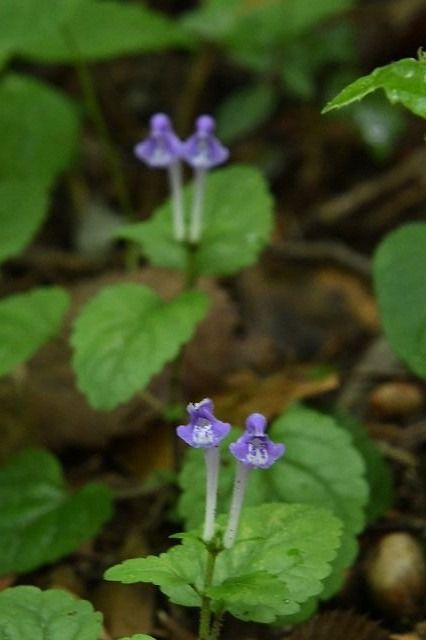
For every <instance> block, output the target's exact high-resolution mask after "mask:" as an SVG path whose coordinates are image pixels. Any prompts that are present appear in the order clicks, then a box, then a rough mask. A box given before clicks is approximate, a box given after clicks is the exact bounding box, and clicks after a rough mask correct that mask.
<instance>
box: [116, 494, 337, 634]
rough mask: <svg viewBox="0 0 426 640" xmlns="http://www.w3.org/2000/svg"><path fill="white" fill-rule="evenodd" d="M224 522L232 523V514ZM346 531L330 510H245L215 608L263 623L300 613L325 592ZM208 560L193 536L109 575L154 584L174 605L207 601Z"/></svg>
mask: <svg viewBox="0 0 426 640" xmlns="http://www.w3.org/2000/svg"><path fill="white" fill-rule="evenodd" d="M220 522H221V524H222V525H223V524H225V518H221V519H220ZM340 534H341V523H340V521H339V520H338V519H337V518H335V517H334V516H333V515H332V514H331V513H330V512H329V511H327V510H325V509H318V508H316V507H311V506H309V505H282V504H267V505H261V506H258V507H249V508H246V509H244V511H243V514H242V517H241V523H240V529H239V534H238V539H237V543H236V544H235V545H234V546H233V547H232V548H231V549H226V550H224V551H221V552H220V553H219V554H218V557H217V559H216V564H215V572H214V576H213V583H212V586H211V588H210V589H209V591H208V595H209V596H210V597H211V598H212V600H213V608H214V609H217V610H218V609H220V610H227V611H229V612H230V613H231V614H232V615H234V616H235V617H237V618H240V619H242V620H252V621H255V622H273V621H274V620H275V619H276V618H277V617H278V616H281V615H284V614H286V613H295V612H296V611H297V610H298V609H299V608H300V605H301V604H302V603H303V602H305V601H306V600H308V599H309V598H310V597H312V596H313V595H317V594H318V593H320V592H321V590H322V588H323V586H322V580H323V579H324V578H325V577H326V576H327V575H328V574H329V572H330V570H331V565H330V563H331V561H332V560H333V558H334V556H335V554H336V551H337V549H338V547H339V543H340ZM206 558H207V551H206V548H205V546H204V545H203V543H202V542H201V541H199V540H196V539H195V538H188V537H186V538H184V539H183V541H182V543H181V544H180V545H177V546H175V547H172V548H171V549H170V550H169V551H168V552H166V553H163V554H161V555H160V556H158V557H156V556H148V557H147V558H136V559H133V560H126V561H124V562H123V563H122V564H120V565H117V566H115V567H111V568H110V569H109V570H108V571H107V572H106V574H105V577H106V579H107V580H116V581H119V582H124V583H134V582H153V583H154V584H157V585H158V586H159V587H160V589H161V590H162V591H163V593H165V594H166V595H167V596H168V597H169V598H170V599H171V600H172V601H173V602H175V603H177V604H182V605H185V606H199V605H200V602H201V594H202V593H203V584H204V574H205V563H206ZM260 590H261V591H262V592H263V593H260Z"/></svg>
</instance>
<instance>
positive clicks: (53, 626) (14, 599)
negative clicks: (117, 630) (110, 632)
mask: <svg viewBox="0 0 426 640" xmlns="http://www.w3.org/2000/svg"><path fill="white" fill-rule="evenodd" d="M101 632H102V614H100V613H97V612H95V611H94V610H93V607H92V605H91V604H90V602H87V601H86V600H77V598H74V596H72V595H71V594H69V593H67V592H66V591H61V590H60V589H48V590H47V591H40V589H37V588H36V587H27V586H22V587H12V588H10V589H6V590H5V591H2V592H1V593H0V637H1V638H2V639H4V640H42V639H44V638H49V640H98V639H99V638H100V634H101Z"/></svg>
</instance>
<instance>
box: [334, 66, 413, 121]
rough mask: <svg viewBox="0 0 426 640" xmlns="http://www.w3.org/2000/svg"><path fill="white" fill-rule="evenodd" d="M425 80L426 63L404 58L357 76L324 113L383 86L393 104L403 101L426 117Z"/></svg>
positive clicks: (403, 103) (405, 105)
mask: <svg viewBox="0 0 426 640" xmlns="http://www.w3.org/2000/svg"><path fill="white" fill-rule="evenodd" d="M425 79H426V63H425V62H424V61H423V60H420V61H419V60H415V59H414V58H404V59H403V60H398V61H397V62H392V63H391V64H388V65H386V66H385V67H378V68H377V69H374V71H372V72H371V73H370V74H369V75H367V76H363V77H362V78H358V80H355V82H352V83H351V84H350V85H349V86H347V87H345V89H343V91H341V92H340V93H339V94H338V95H337V96H336V97H335V98H334V99H333V100H331V101H330V102H329V103H328V104H327V105H326V106H325V107H324V109H323V111H322V112H323V113H327V112H328V111H332V110H333V109H340V108H341V107H345V106H346V105H348V104H351V103H352V102H355V101H356V100H361V99H362V98H364V97H365V96H366V95H368V94H369V93H372V92H373V91H377V89H383V90H384V92H385V94H386V96H387V98H388V100H390V102H391V103H392V104H395V103H397V102H400V103H401V104H402V105H404V107H406V108H407V109H409V110H410V111H412V112H413V113H415V114H416V115H418V116H421V117H422V118H426V89H425Z"/></svg>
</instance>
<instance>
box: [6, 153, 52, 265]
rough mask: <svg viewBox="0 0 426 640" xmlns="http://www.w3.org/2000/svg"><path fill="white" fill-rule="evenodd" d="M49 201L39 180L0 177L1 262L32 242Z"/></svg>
mask: <svg viewBox="0 0 426 640" xmlns="http://www.w3.org/2000/svg"><path fill="white" fill-rule="evenodd" d="M0 153H1V152H0ZM48 204H49V198H48V193H47V190H46V189H45V187H44V186H43V185H41V184H40V183H39V182H37V181H36V182H34V181H28V180H20V179H19V178H18V179H17V178H9V179H6V180H0V227H1V234H0V262H4V260H7V259H8V258H11V257H13V256H16V255H17V254H19V253H20V252H21V251H22V250H23V249H25V247H26V246H27V244H29V242H31V240H32V238H33V236H34V234H35V233H36V232H37V230H38V228H39V227H40V226H41V224H42V223H43V221H44V218H45V216H46V214H47V208H48Z"/></svg>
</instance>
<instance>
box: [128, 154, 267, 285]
mask: <svg viewBox="0 0 426 640" xmlns="http://www.w3.org/2000/svg"><path fill="white" fill-rule="evenodd" d="M192 193H193V190H192V186H188V187H186V188H185V189H184V202H185V207H186V209H187V210H188V211H189V210H190V208H191V202H192ZM271 230H272V199H271V196H270V194H269V192H268V188H267V184H266V181H265V179H264V178H263V176H262V174H261V173H260V172H259V171H258V170H257V169H254V168H253V167H244V166H234V167H230V168H227V169H221V170H219V171H216V172H215V173H213V174H212V175H209V176H208V178H207V187H206V196H205V210H204V231H203V234H202V238H201V244H200V247H199V249H198V250H197V252H196V254H195V256H194V271H195V272H196V274H198V275H203V274H204V275H211V276H213V275H215V276H224V275H230V274H232V273H235V272H237V271H239V270H240V269H242V268H243V267H246V266H248V265H250V264H252V263H253V262H254V261H255V260H256V258H257V256H258V255H259V252H260V251H261V250H262V249H263V248H264V247H265V245H266V243H267V242H268V240H269V236H270V234H271ZM118 235H119V237H121V238H124V239H128V240H133V241H134V242H136V243H138V244H140V246H141V248H142V251H143V253H144V254H145V255H146V256H147V257H148V258H149V260H150V261H151V262H152V263H153V264H155V265H158V266H163V267H172V268H176V269H181V270H184V269H185V268H186V264H187V260H188V256H187V254H186V250H185V247H184V246H182V245H181V244H180V243H177V242H176V241H175V239H174V237H173V230H172V210H171V204H170V202H169V201H168V202H167V203H166V204H165V205H163V206H162V207H160V208H159V209H157V211H156V212H154V214H153V216H152V218H151V219H150V220H148V221H147V222H140V223H137V224H133V225H128V226H125V227H122V229H121V230H119V233H118Z"/></svg>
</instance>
